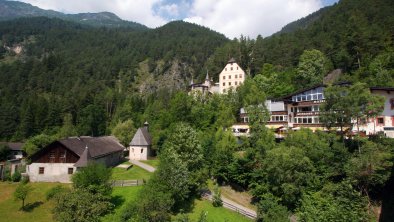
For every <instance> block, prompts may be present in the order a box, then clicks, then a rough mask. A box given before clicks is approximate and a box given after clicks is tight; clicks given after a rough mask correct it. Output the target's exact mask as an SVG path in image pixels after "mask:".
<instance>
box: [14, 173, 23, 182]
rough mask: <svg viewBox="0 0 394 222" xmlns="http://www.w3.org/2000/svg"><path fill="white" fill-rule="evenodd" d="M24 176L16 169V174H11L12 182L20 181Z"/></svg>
mask: <svg viewBox="0 0 394 222" xmlns="http://www.w3.org/2000/svg"><path fill="white" fill-rule="evenodd" d="M21 178H22V175H21V173H20V172H19V171H16V172H15V173H14V174H12V176H11V181H12V182H19V181H20V180H21Z"/></svg>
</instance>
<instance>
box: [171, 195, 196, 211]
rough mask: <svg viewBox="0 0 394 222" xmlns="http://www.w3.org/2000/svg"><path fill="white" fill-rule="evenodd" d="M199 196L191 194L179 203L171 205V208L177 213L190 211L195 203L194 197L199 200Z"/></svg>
mask: <svg viewBox="0 0 394 222" xmlns="http://www.w3.org/2000/svg"><path fill="white" fill-rule="evenodd" d="M200 198H201V197H199V196H192V197H190V198H188V199H186V200H184V201H182V202H180V203H179V204H177V205H175V206H174V207H173V210H174V212H175V213H176V214H178V213H191V212H192V211H193V209H194V207H195V203H194V200H195V199H199V200H200Z"/></svg>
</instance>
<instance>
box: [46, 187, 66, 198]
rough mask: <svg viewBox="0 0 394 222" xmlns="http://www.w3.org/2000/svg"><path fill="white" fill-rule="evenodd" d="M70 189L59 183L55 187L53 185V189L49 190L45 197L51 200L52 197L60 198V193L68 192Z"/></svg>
mask: <svg viewBox="0 0 394 222" xmlns="http://www.w3.org/2000/svg"><path fill="white" fill-rule="evenodd" d="M67 191H68V189H67V188H65V187H64V186H62V185H57V186H55V187H52V188H51V189H49V190H47V192H46V194H45V197H46V200H51V199H58V198H60V195H61V194H63V193H65V192H67Z"/></svg>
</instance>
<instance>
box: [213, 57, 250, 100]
mask: <svg viewBox="0 0 394 222" xmlns="http://www.w3.org/2000/svg"><path fill="white" fill-rule="evenodd" d="M245 78H246V73H245V71H244V70H243V69H242V68H241V66H239V65H238V63H237V62H236V61H235V59H234V58H231V59H230V60H229V61H228V62H227V65H226V66H225V67H224V68H223V70H222V72H221V73H220V74H219V93H222V94H225V93H227V92H228V91H229V90H230V89H233V90H235V89H236V88H238V86H240V85H242V84H243V82H244V81H245Z"/></svg>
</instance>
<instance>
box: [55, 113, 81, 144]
mask: <svg viewBox="0 0 394 222" xmlns="http://www.w3.org/2000/svg"><path fill="white" fill-rule="evenodd" d="M71 136H78V132H77V128H76V127H75V125H74V124H73V120H72V115H71V114H69V113H68V114H66V115H64V118H63V126H62V127H61V128H60V130H59V132H58V133H57V137H58V138H67V137H71Z"/></svg>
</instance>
